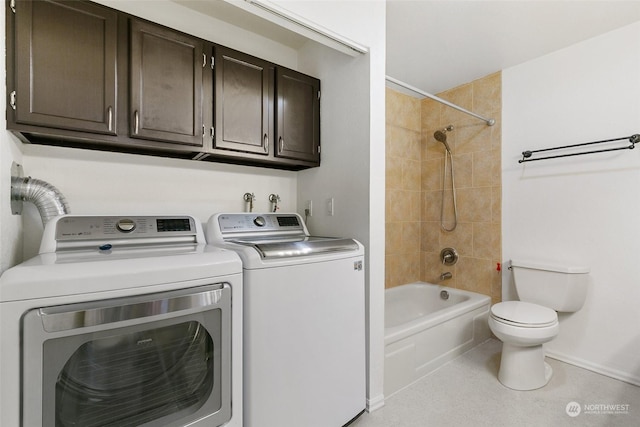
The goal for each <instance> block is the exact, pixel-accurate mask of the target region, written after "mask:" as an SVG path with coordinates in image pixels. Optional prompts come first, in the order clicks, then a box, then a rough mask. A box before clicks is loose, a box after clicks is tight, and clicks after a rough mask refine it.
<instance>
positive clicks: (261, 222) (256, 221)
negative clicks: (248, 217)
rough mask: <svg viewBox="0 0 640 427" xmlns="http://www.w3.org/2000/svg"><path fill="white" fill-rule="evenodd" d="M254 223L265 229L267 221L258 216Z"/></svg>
mask: <svg viewBox="0 0 640 427" xmlns="http://www.w3.org/2000/svg"><path fill="white" fill-rule="evenodd" d="M253 223H254V224H255V225H257V226H258V227H264V226H265V224H266V223H267V221H265V219H264V217H263V216H257V217H255V218H254V219H253Z"/></svg>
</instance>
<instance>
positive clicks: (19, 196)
mask: <svg viewBox="0 0 640 427" xmlns="http://www.w3.org/2000/svg"><path fill="white" fill-rule="evenodd" d="M11 200H19V201H23V202H31V203H33V204H34V205H36V207H37V208H38V212H40V217H41V218H42V224H46V223H47V222H49V221H50V220H51V219H53V218H54V217H56V216H58V215H63V214H67V213H69V212H70V210H69V204H68V203H67V199H65V197H64V195H63V194H62V193H61V192H60V190H58V189H57V188H56V187H54V186H53V185H51V184H49V183H47V182H45V181H42V180H39V179H35V178H31V177H28V176H27V177H17V176H12V177H11Z"/></svg>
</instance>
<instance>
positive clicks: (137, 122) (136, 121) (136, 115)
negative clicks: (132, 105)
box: [133, 110, 140, 134]
mask: <svg viewBox="0 0 640 427" xmlns="http://www.w3.org/2000/svg"><path fill="white" fill-rule="evenodd" d="M139 127H140V114H139V113H138V110H136V112H135V113H133V133H135V134H137V133H138V129H139Z"/></svg>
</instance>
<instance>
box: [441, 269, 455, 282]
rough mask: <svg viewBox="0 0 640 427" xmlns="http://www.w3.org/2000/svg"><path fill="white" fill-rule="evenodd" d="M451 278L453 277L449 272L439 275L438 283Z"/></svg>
mask: <svg viewBox="0 0 640 427" xmlns="http://www.w3.org/2000/svg"><path fill="white" fill-rule="evenodd" d="M452 277H453V275H452V274H451V273H450V272H448V271H447V272H446V273H442V274H441V275H440V281H441V282H444V281H445V280H447V279H451V278H452Z"/></svg>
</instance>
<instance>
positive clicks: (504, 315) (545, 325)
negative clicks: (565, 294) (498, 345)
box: [489, 301, 560, 390]
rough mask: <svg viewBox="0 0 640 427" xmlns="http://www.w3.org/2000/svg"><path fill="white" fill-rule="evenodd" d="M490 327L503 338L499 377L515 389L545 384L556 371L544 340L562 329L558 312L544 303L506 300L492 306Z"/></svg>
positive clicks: (496, 334)
mask: <svg viewBox="0 0 640 427" xmlns="http://www.w3.org/2000/svg"><path fill="white" fill-rule="evenodd" d="M489 328H490V329H491V331H492V332H493V333H494V335H495V336H496V337H497V338H498V339H500V340H501V341H502V343H503V344H502V357H501V360H500V370H499V372H498V380H499V381H500V382H501V383H502V384H503V385H504V386H506V387H509V388H511V389H514V390H534V389H537V388H540V387H543V386H545V385H546V384H547V383H548V382H549V380H550V379H551V375H552V373H553V371H552V369H551V366H549V364H547V363H546V362H545V361H544V349H543V347H542V344H544V343H546V342H548V341H551V340H552V339H554V338H555V337H556V336H557V335H558V332H559V331H560V325H559V323H558V315H557V314H556V312H555V311H553V310H551V309H550V308H547V307H543V306H541V305H537V304H532V303H527V302H522V301H507V302H501V303H498V304H495V305H494V306H492V307H491V315H490V317H489Z"/></svg>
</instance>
